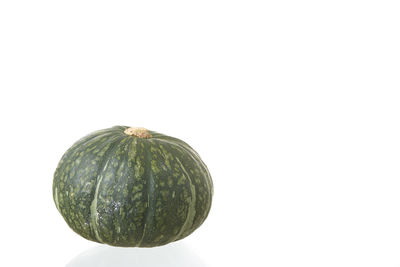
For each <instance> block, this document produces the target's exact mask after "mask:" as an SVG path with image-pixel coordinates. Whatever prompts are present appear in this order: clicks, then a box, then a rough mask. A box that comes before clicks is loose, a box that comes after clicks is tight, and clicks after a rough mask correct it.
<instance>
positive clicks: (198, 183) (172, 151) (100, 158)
mask: <svg viewBox="0 0 400 267" xmlns="http://www.w3.org/2000/svg"><path fill="white" fill-rule="evenodd" d="M126 128H128V127H125V126H115V127H112V128H109V129H105V130H101V131H97V132H94V133H92V134H90V135H88V136H86V137H84V138H82V139H81V140H79V141H78V142H76V143H75V144H74V145H73V146H72V147H71V148H70V149H68V150H67V152H66V153H65V154H64V156H63V157H62V159H61V161H60V162H59V164H58V167H57V169H56V172H55V174H54V181H53V197H54V201H55V203H56V206H57V209H58V210H59V211H60V213H61V214H62V216H63V217H64V219H65V221H66V222H67V223H68V225H69V226H70V227H71V228H72V229H73V230H74V231H75V232H77V233H78V234H80V235H81V236H83V237H84V238H86V239H89V240H92V241H96V242H99V243H105V244H109V245H112V246H123V247H154V246H160V245H164V244H167V243H169V242H172V241H176V240H179V239H182V238H184V237H186V236H188V235H189V234H191V233H192V232H193V231H194V230H196V229H197V228H198V227H199V226H200V225H201V224H202V223H203V222H204V220H205V219H206V217H207V215H208V212H209V211H210V207H211V200H212V194H213V184H212V180H211V176H210V174H209V172H208V170H207V167H206V165H205V164H204V163H203V161H202V160H201V159H200V157H199V155H198V154H197V153H196V152H195V151H194V150H193V149H192V148H191V147H190V146H189V145H188V144H186V143H185V142H183V141H181V140H179V139H176V138H173V137H169V136H166V135H163V134H159V133H156V132H152V131H149V132H150V134H151V135H152V138H149V139H143V138H138V137H134V136H130V135H126V134H125V133H124V130H125V129H126Z"/></svg>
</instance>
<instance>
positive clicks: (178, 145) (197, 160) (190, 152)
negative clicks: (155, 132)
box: [158, 136, 213, 240]
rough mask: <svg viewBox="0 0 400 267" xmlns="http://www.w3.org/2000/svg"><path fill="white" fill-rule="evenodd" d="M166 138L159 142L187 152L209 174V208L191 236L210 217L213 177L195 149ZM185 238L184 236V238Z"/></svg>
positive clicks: (180, 141) (177, 140) (181, 142)
mask: <svg viewBox="0 0 400 267" xmlns="http://www.w3.org/2000/svg"><path fill="white" fill-rule="evenodd" d="M164 137H165V138H158V140H160V141H162V142H164V143H165V144H167V145H168V146H169V147H171V148H172V149H175V150H178V151H180V150H183V151H184V152H186V154H188V155H189V157H190V158H191V159H192V160H193V161H194V162H196V165H197V166H198V168H199V169H201V170H203V171H205V172H206V173H207V175H206V176H207V177H206V178H205V181H206V183H207V186H209V187H210V188H211V192H210V194H209V196H208V206H207V208H205V209H204V210H208V211H207V212H206V213H204V214H202V216H201V221H199V222H197V223H196V224H197V226H196V227H195V228H194V229H191V230H190V231H189V232H188V234H190V233H191V232H193V231H194V230H195V229H197V227H199V226H200V225H201V224H202V223H203V222H204V221H205V220H206V219H207V217H208V213H209V211H210V208H211V200H212V188H213V185H212V182H211V183H208V180H211V176H210V174H209V172H208V169H207V167H206V166H205V164H204V162H203V161H202V160H201V159H200V157H199V156H198V154H197V153H196V154H194V152H192V151H194V150H193V148H191V147H190V146H189V145H187V144H186V143H185V142H183V141H182V140H179V139H176V138H172V137H169V136H164ZM173 141H175V142H176V143H173ZM193 226H194V225H191V227H193ZM191 227H190V228H191ZM183 237H184V236H183ZM183 237H179V236H178V237H177V239H176V240H179V239H181V238H183Z"/></svg>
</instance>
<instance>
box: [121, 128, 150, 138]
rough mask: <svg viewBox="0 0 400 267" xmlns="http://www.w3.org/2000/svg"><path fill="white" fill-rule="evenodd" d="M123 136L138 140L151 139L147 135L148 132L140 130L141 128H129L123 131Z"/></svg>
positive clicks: (143, 129)
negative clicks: (137, 138) (133, 137)
mask: <svg viewBox="0 0 400 267" xmlns="http://www.w3.org/2000/svg"><path fill="white" fill-rule="evenodd" d="M124 133H125V134H127V135H131V136H135V137H139V138H146V139H147V138H151V134H150V133H149V130H147V129H145V128H142V127H130V128H127V129H125V131H124Z"/></svg>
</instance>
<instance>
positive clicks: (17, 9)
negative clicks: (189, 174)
mask: <svg viewBox="0 0 400 267" xmlns="http://www.w3.org/2000/svg"><path fill="white" fill-rule="evenodd" d="M399 11H400V9H399V3H398V1H382V0H381V1H351V0H350V1H349V0H346V1H264V0H263V1H252V0H250V1H244V0H243V1H232V0H230V1H220V0H213V1H208V0H202V1H189V0H185V1H175V0H163V1H86V0H79V1H75V0H72V1H43V0H38V1H18V0H10V1H8V0H3V1H0V114H1V131H0V135H1V138H0V147H1V150H0V157H1V158H0V162H1V179H0V185H1V187H0V188H1V193H0V205H1V220H0V224H1V225H0V238H1V246H2V248H1V257H0V266H52V267H54V266H69V267H71V266H113V267H118V266H128V265H129V266H132V267H134V266H176V267H180V266H207V267H212V266H218V267H220V266H268V267H269V266H272V267H275V266H282V267H289V266H307V267H313V266H316V267H317V266H318V267H321V266H335V267H336V266H341V267H345V266H349V267H350V266H351V267H355V266H363V267H365V266H377V267H378V266H379V267H384V266H400V179H399V178H400V177H399V175H400V168H399V163H400V126H399V121H400V107H399V103H400V98H399V89H400V87H399V86H400V78H399V77H400V76H399V74H400V63H399V62H400V52H399V51H400V49H399V48H400V39H399V38H400V37H399V30H400V29H399V28H400V16H399ZM119 124H122V125H131V126H143V127H147V128H149V129H152V130H156V131H159V132H162V133H165V134H169V135H172V136H176V137H178V138H181V139H183V140H185V141H187V142H188V143H189V144H190V145H192V146H193V147H194V148H195V149H196V150H197V151H198V152H199V153H200V155H201V156H202V158H203V160H204V161H205V162H206V163H207V165H208V167H209V169H210V171H211V174H212V176H213V179H214V184H215V196H214V202H213V207H212V211H211V213H210V216H209V218H208V219H207V221H206V222H205V224H204V225H203V226H202V227H201V228H200V229H199V230H198V231H196V232H195V233H194V234H193V235H191V236H190V237H188V238H186V239H185V240H183V241H181V242H178V243H177V244H172V245H171V246H166V247H163V248H159V249H156V250H140V249H128V250H124V249H114V248H110V247H105V246H100V247H99V245H98V244H95V243H92V242H89V241H86V240H84V239H83V238H81V237H79V236H78V235H76V234H75V233H73V232H72V231H71V230H70V229H69V228H68V226H67V225H66V223H65V222H64V221H63V219H62V217H61V216H60V215H59V214H58V212H57V210H56V208H55V205H54V203H53V200H52V195H51V184H52V175H53V172H54V170H55V167H56V165H57V162H58V160H59V159H60V157H61V155H62V154H63V153H64V151H65V150H66V149H67V148H68V147H69V146H70V145H71V144H72V143H73V142H74V141H76V140H77V139H78V138H80V137H82V136H83V135H85V134H87V133H89V132H91V131H93V130H97V129H101V128H107V127H111V126H114V125H119ZM152 255H153V256H154V258H153V257H152ZM168 255H173V256H174V257H175V258H176V259H175V261H172V262H171V258H170V257H168ZM99 261H101V263H99ZM113 262H114V264H112V263H113ZM160 263H162V264H160ZM174 263H175V265H174Z"/></svg>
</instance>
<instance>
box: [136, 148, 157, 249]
mask: <svg viewBox="0 0 400 267" xmlns="http://www.w3.org/2000/svg"><path fill="white" fill-rule="evenodd" d="M143 144H144V150H145V157H144V159H145V160H144V162H145V164H148V165H150V166H147V168H146V169H147V170H148V174H147V176H148V177H149V179H148V181H147V186H146V187H147V190H146V191H147V210H146V216H145V220H144V227H143V234H142V238H141V239H140V241H139V243H138V244H137V245H138V246H140V245H141V244H142V243H143V240H145V237H146V234H148V229H150V231H151V227H152V224H153V217H154V214H153V211H154V189H155V188H154V174H153V170H152V168H151V158H152V156H151V144H150V142H149V143H148V142H146V141H143ZM150 199H151V200H150Z"/></svg>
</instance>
